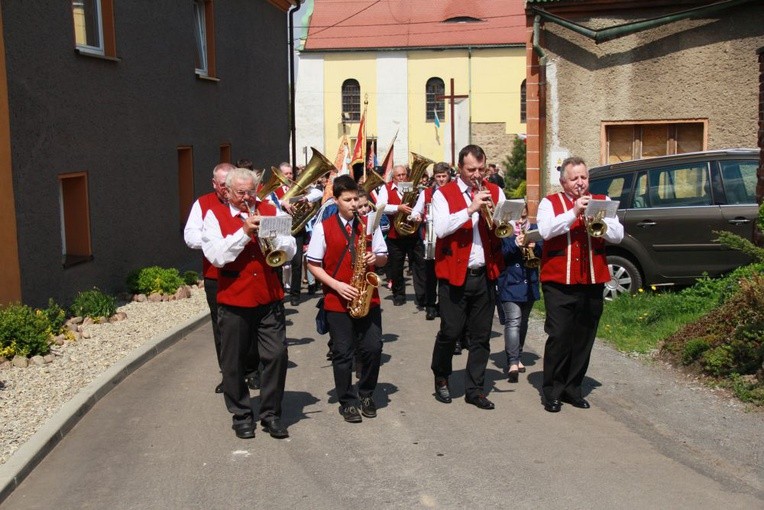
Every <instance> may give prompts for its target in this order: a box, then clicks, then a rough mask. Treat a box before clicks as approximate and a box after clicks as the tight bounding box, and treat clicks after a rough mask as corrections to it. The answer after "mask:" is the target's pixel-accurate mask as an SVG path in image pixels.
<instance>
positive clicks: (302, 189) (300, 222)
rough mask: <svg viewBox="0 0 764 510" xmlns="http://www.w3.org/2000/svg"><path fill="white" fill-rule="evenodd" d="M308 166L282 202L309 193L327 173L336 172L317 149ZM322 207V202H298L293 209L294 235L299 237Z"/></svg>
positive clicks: (282, 198)
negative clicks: (309, 189) (311, 187)
mask: <svg viewBox="0 0 764 510" xmlns="http://www.w3.org/2000/svg"><path fill="white" fill-rule="evenodd" d="M310 149H311V150H312V151H313V156H311V158H310V161H308V164H307V165H305V168H304V169H303V170H302V172H300V175H298V176H297V180H296V181H295V183H294V184H293V185H292V187H291V188H289V190H288V191H287V192H286V193H284V196H283V197H281V200H289V199H290V198H294V197H296V196H297V195H302V194H304V193H306V192H307V191H308V187H309V186H310V185H311V184H313V183H314V182H316V181H317V180H318V179H320V178H321V176H322V175H324V174H325V173H327V172H330V171H332V170H334V163H332V162H331V161H329V160H328V159H326V156H324V155H323V154H321V153H320V152H318V151H317V150H316V149H315V148H313V147H311V148H310ZM320 207H321V201H320V200H319V201H316V202H313V203H311V202H305V201H303V202H297V203H296V204H294V207H293V208H292V235H297V234H298V233H299V232H300V230H302V229H303V228H304V227H305V224H306V223H308V221H309V220H310V219H311V218H312V217H313V216H314V215H315V214H316V213H317V212H318V209H319V208H320Z"/></svg>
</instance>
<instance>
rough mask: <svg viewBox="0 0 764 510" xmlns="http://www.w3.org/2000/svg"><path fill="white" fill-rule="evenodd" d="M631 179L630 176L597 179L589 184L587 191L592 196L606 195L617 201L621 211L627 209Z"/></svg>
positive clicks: (611, 176)
mask: <svg viewBox="0 0 764 510" xmlns="http://www.w3.org/2000/svg"><path fill="white" fill-rule="evenodd" d="M631 178H632V175H631V174H626V175H606V176H602V177H598V178H597V179H595V180H593V181H591V182H590V183H589V191H590V192H591V193H592V194H593V195H607V196H608V197H610V199H611V200H619V201H620V202H621V205H620V208H621V209H623V208H625V207H627V203H628V202H627V201H628V199H629V193H630V192H631Z"/></svg>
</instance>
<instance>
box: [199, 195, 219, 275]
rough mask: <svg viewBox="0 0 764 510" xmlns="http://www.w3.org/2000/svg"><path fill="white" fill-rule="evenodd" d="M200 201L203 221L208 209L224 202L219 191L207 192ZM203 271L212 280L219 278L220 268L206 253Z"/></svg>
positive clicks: (203, 260)
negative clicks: (212, 262) (218, 193)
mask: <svg viewBox="0 0 764 510" xmlns="http://www.w3.org/2000/svg"><path fill="white" fill-rule="evenodd" d="M198 202H199V206H200V207H201V208H202V221H204V218H205V217H206V216H207V211H209V210H210V209H212V208H213V207H215V206H217V205H223V203H222V202H221V201H220V199H219V198H218V195H217V193H215V192H214V191H213V192H212V193H207V194H206V195H202V196H200V197H199V200H198ZM202 273H203V274H204V277H205V278H209V279H211V280H217V279H218V268H216V267H215V266H213V265H212V264H210V261H209V260H207V257H205V256H204V255H202Z"/></svg>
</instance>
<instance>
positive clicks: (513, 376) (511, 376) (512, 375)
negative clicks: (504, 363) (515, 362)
mask: <svg viewBox="0 0 764 510" xmlns="http://www.w3.org/2000/svg"><path fill="white" fill-rule="evenodd" d="M519 377H520V371H519V370H510V371H509V372H507V381H509V382H511V383H516V382H517V381H518V379H519Z"/></svg>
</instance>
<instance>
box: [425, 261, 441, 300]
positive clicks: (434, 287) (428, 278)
mask: <svg viewBox="0 0 764 510" xmlns="http://www.w3.org/2000/svg"><path fill="white" fill-rule="evenodd" d="M437 302H438V277H437V276H435V261H434V260H425V261H424V306H426V307H428V308H430V307H431V308H435V306H436V304H437Z"/></svg>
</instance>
